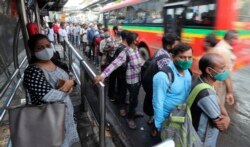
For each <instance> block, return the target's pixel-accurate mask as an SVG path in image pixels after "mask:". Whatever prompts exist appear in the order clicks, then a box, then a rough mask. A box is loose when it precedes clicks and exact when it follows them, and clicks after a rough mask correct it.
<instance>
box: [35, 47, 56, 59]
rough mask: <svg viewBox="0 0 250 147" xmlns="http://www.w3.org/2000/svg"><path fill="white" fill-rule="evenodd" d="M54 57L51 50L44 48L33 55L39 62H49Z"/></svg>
mask: <svg viewBox="0 0 250 147" xmlns="http://www.w3.org/2000/svg"><path fill="white" fill-rule="evenodd" d="M53 55H54V51H53V49H52V48H45V49H43V50H41V51H39V52H36V53H35V56H36V58H37V59H39V60H50V59H51V58H52V57H53Z"/></svg>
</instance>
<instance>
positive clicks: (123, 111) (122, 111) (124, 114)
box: [119, 109, 127, 117]
mask: <svg viewBox="0 0 250 147" xmlns="http://www.w3.org/2000/svg"><path fill="white" fill-rule="evenodd" d="M119 112H120V116H122V117H124V116H126V114H127V113H126V110H125V109H120V110H119Z"/></svg>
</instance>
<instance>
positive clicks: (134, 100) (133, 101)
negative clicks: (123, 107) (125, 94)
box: [127, 82, 141, 119]
mask: <svg viewBox="0 0 250 147" xmlns="http://www.w3.org/2000/svg"><path fill="white" fill-rule="evenodd" d="M140 87H141V83H140V82H138V83H135V84H127V88H128V91H129V109H128V115H127V117H128V119H134V117H135V112H136V107H137V105H138V94H139V90H140Z"/></svg>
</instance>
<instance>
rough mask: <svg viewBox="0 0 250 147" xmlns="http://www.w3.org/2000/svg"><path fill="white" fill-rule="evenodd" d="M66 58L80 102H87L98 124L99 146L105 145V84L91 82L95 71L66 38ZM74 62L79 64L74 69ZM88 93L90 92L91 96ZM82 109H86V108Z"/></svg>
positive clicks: (103, 146)
mask: <svg viewBox="0 0 250 147" xmlns="http://www.w3.org/2000/svg"><path fill="white" fill-rule="evenodd" d="M66 58H68V61H69V66H70V68H71V71H72V72H73V73H74V75H75V76H76V78H77V81H78V83H79V84H80V85H81V97H82V103H85V101H87V102H88V104H89V106H90V108H91V111H92V112H93V114H94V116H95V119H96V120H97V124H98V125H99V146H100V147H105V113H106V108H105V85H104V84H103V83H102V82H99V83H98V84H97V85H94V84H93V80H94V78H95V77H96V74H95V72H94V71H93V70H92V69H91V67H90V66H89V65H88V64H87V62H86V61H85V60H84V58H83V57H82V56H81V55H80V54H79V53H78V52H77V51H76V49H75V48H74V47H73V46H72V45H71V43H70V42H69V41H67V40H65V42H64V59H66ZM75 64H79V66H77V67H80V68H79V69H76V66H74V65H75ZM90 93H92V95H91V97H90V96H89V94H90ZM93 95H94V97H93ZM84 109H85V110H86V108H84Z"/></svg>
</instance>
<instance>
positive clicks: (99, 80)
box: [95, 76, 105, 84]
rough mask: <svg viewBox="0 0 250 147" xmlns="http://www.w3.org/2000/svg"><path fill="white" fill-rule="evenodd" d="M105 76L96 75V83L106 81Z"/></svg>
mask: <svg viewBox="0 0 250 147" xmlns="http://www.w3.org/2000/svg"><path fill="white" fill-rule="evenodd" d="M104 80H105V77H103V76H96V77H95V84H97V83H99V82H104Z"/></svg>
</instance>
